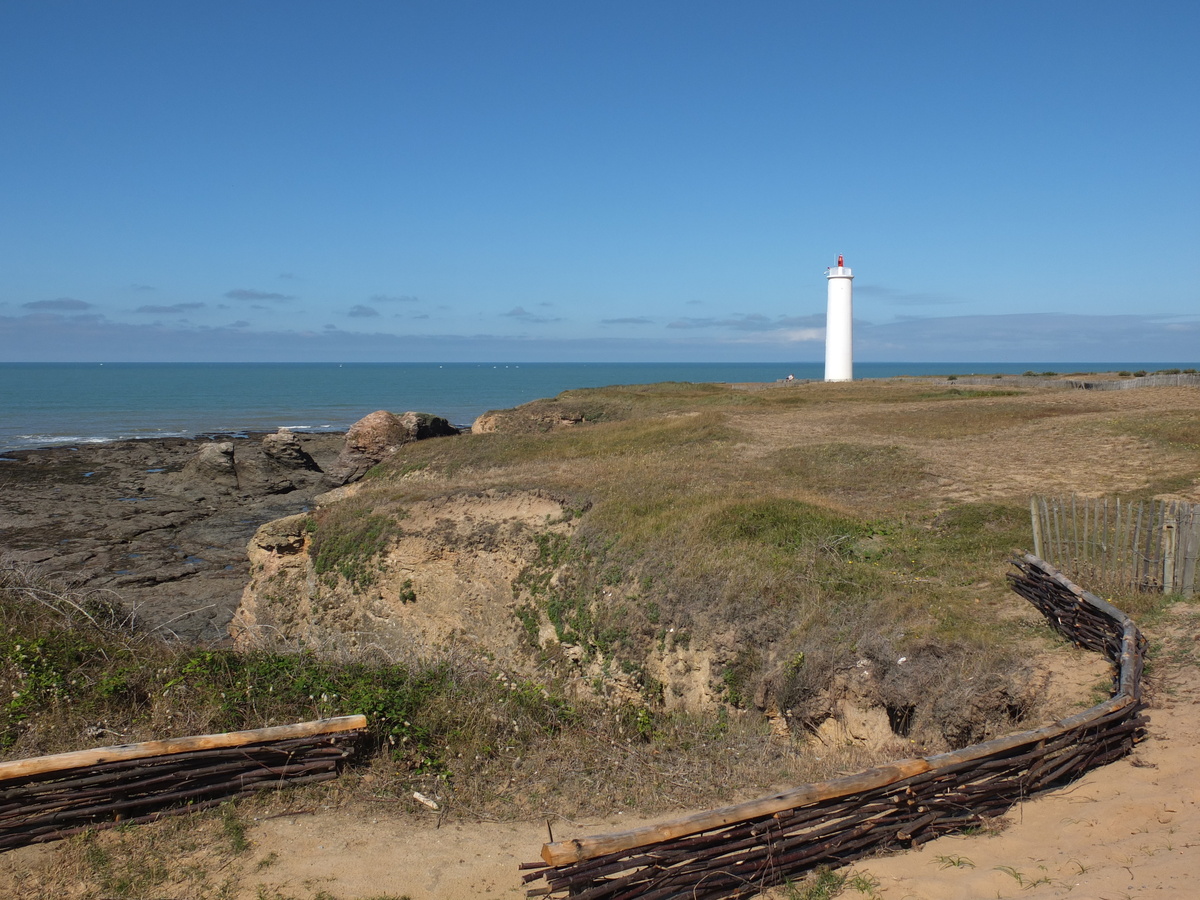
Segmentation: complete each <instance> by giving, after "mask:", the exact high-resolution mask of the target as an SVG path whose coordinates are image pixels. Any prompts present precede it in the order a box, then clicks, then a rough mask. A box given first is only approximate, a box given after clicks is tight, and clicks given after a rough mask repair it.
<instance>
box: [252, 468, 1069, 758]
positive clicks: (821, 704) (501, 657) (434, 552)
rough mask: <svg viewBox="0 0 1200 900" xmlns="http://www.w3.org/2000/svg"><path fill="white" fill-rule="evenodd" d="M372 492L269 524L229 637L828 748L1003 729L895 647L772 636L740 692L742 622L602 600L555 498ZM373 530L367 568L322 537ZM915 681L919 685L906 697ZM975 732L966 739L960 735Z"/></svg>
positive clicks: (1041, 686)
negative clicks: (744, 727) (695, 714)
mask: <svg viewBox="0 0 1200 900" xmlns="http://www.w3.org/2000/svg"><path fill="white" fill-rule="evenodd" d="M362 490H365V489H364V488H363V486H362V485H361V484H356V485H350V486H346V487H343V488H339V489H337V490H335V491H333V492H330V493H329V494H326V495H324V496H323V497H322V498H320V500H319V503H320V508H319V509H318V512H317V514H316V516H314V515H312V514H304V515H296V516H290V517H287V518H284V519H279V520H276V521H274V522H270V523H267V524H266V525H264V526H262V527H261V528H260V529H259V530H258V532H257V533H256V534H255V536H254V539H253V540H252V541H251V543H250V546H249V559H250V570H251V578H250V582H249V584H248V585H247V586H246V589H245V592H244V595H243V598H242V602H241V605H240V607H239V608H238V610H237V612H236V614H235V616H234V619H233V622H232V623H231V626H230V632H231V634H232V635H233V637H234V640H235V643H236V645H237V646H238V647H239V648H240V649H253V648H256V647H270V648H294V649H301V648H305V649H312V650H316V651H319V652H349V653H359V654H379V655H382V656H383V657H384V658H386V659H389V660H395V661H402V660H405V659H411V658H413V657H431V656H450V657H453V658H455V659H457V660H459V661H464V660H465V661H468V662H469V661H471V660H477V661H478V664H479V665H480V666H482V667H484V668H486V669H488V670H495V671H496V672H498V673H507V674H506V677H507V676H512V677H519V678H529V679H532V680H536V681H541V680H542V679H544V678H546V677H555V678H556V679H559V680H560V682H561V684H562V685H563V686H564V688H565V690H566V693H567V694H568V695H569V696H575V697H580V698H583V697H599V698H604V699H606V700H607V701H609V702H611V703H613V704H615V705H619V706H633V707H636V708H656V709H666V710H671V709H683V710H691V711H701V710H706V709H707V710H712V709H715V708H718V707H722V706H724V707H728V708H735V707H736V708H740V709H741V710H742V711H743V712H745V713H748V714H754V713H755V711H757V713H760V714H762V715H763V716H765V717H766V718H767V719H768V720H769V722H770V724H771V728H772V731H774V732H775V733H776V734H777V735H779V736H781V737H783V736H787V735H789V734H799V733H802V732H812V733H813V734H815V735H816V736H817V738H818V739H819V740H821V741H822V742H824V743H826V744H830V745H850V744H857V745H867V746H876V747H880V746H887V745H889V742H892V741H896V740H899V739H902V738H907V737H908V736H909V731H910V729H913V728H914V725H915V724H919V725H920V726H921V727H920V728H919V729H917V730H915V731H913V734H914V735H916V734H917V731H920V732H922V733H924V734H926V735H930V734H935V733H936V732H938V731H940V732H942V733H945V734H947V737H948V738H949V736H950V732H952V731H953V732H954V733H955V735H954V738H953V739H951V740H950V741H949V743H957V744H961V743H963V742H964V741H965V742H967V743H969V742H970V741H969V740H966V738H967V737H969V738H971V739H981V735H982V736H983V737H986V736H988V734H990V732H984V731H979V729H980V728H985V726H987V724H988V723H989V722H992V721H993V720H997V719H998V718H1002V716H1001V715H1000V714H999V713H995V711H994V710H991V709H983V708H980V709H978V710H975V709H974V707H971V708H967V707H964V706H962V704H950V705H949V707H948V708H947V710H946V711H940V709H939V707H938V703H937V702H933V701H932V700H931V695H933V694H936V693H937V689H935V688H934V681H930V682H929V684H928V685H926V686H924V687H922V685H924V684H925V682H924V681H921V678H925V677H929V678H932V677H933V675H934V674H936V672H937V671H939V670H940V668H941V667H943V666H944V661H940V660H939V659H934V658H932V657H933V656H937V654H932V656H931V658H930V659H929V660H925V659H924V658H923V657H922V658H918V657H920V654H918V655H917V656H915V657H913V658H912V659H909V658H908V657H903V658H898V659H891V660H890V661H889V660H888V654H889V653H891V651H890V650H889V649H887V648H884V649H883V650H881V651H880V652H878V653H874V654H873V655H871V656H870V658H865V657H864V658H862V659H859V660H858V661H857V663H855V662H852V661H851V662H847V661H839V660H834V659H820V660H818V659H813V660H806V659H805V658H804V654H799V655H792V656H781V655H780V654H779V653H775V652H774V651H773V650H772V648H773V647H774V646H775V645H776V642H775V639H774V636H773V635H771V634H769V633H764V634H763V635H762V643H763V646H764V647H765V648H766V649H765V651H764V652H766V654H767V665H766V670H765V671H766V675H764V676H763V677H761V678H760V679H755V680H748V681H746V682H745V683H742V682H739V681H738V680H737V678H731V673H735V672H736V666H735V665H734V664H733V663H731V660H736V658H737V657H738V655H739V653H741V652H743V651H744V650H745V647H746V642H745V637H744V634H743V633H740V632H738V631H737V629H735V628H733V627H732V626H729V627H726V628H723V629H716V630H714V629H701V630H700V631H698V632H696V633H693V634H690V635H688V634H687V633H685V632H682V631H679V630H677V629H675V628H673V627H670V626H669V625H668V624H667V623H666V622H660V621H659V620H658V618H657V616H656V615H655V616H653V617H650V618H647V613H646V604H645V601H644V600H643V601H641V605H639V601H638V599H637V597H636V592H637V586H636V585H635V584H633V583H629V584H626V583H624V580H623V579H612V580H609V579H607V578H603V579H602V580H601V581H600V583H599V585H598V587H597V585H596V584H594V583H593V584H592V585H591V586H590V587H591V590H589V589H588V585H587V584H585V580H586V579H584V576H583V575H582V574H581V569H580V567H579V566H580V558H579V557H578V556H576V557H575V559H574V560H572V559H571V553H572V549H571V547H572V541H571V538H572V536H573V534H574V532H575V530H576V528H577V526H578V522H579V518H578V515H577V513H578V510H572V509H571V508H570V507H569V506H568V504H567V503H565V502H564V501H562V500H560V499H557V498H555V497H552V496H549V495H547V494H543V493H540V492H536V491H503V490H488V491H482V492H472V493H458V494H451V495H447V496H442V497H437V498H433V499H429V500H423V501H414V502H409V503H406V504H404V505H403V506H395V507H387V506H382V505H379V504H372V503H368V502H364V500H365V499H366V498H365V497H359V498H358V500H356V499H355V495H356V494H359V493H360V491H362ZM339 505H340V506H339ZM323 515H326V516H332V515H338V516H341V517H342V518H341V519H340V522H341V529H342V530H341V531H337V530H335V529H332V528H331V529H329V530H328V531H327V532H326V533H325V534H324V535H322V534H321V533H320V527H318V526H317V524H316V523H317V520H320V519H321V518H322V516H323ZM368 520H369V522H370V523H371V524H372V528H370V529H364V530H363V532H362V533H363V534H364V535H366V534H368V533H369V534H370V535H371V537H372V540H375V539H376V538H378V543H375V544H372V545H371V546H372V547H373V548H374V550H373V551H372V553H371V554H370V556H369V558H358V557H353V553H352V551H351V550H350V549H347V548H346V547H345V546H343V547H342V550H341V551H340V552H341V553H342V556H341V557H338V558H337V559H334V560H333V561H332V562H331V561H330V556H331V554H330V553H328V552H327V551H326V550H323V549H322V546H321V541H322V540H325V541H327V542H328V541H332V540H334V537H336V536H339V535H340V536H342V537H344V536H345V535H346V534H347V533H354V529H355V527H357V525H358V524H359V523H364V522H367V521H368ZM376 526H377V527H376ZM364 540H365V538H364ZM328 546H329V545H328V544H327V545H326V547H328ZM576 552H577V548H576ZM584 556H585V557H586V552H584ZM351 557H353V559H352V562H353V565H350V564H348V563H346V560H347V559H348V558H351ZM323 560H324V562H322V561H323ZM586 565H587V563H586V559H585V561H584V566H585V567H586ZM606 572H607V570H606ZM626 576H627V573H626ZM588 626H590V630H589V627H588ZM605 634H608V635H610V636H611V639H610V640H609V642H608V644H607V645H605V644H604V641H603V640H602V638H603V635H605ZM914 673H925V674H924V675H921V676H920V677H919V678H918V676H917V674H914ZM914 678H917V681H918V682H920V683H919V684H918V683H917V682H914V684H913V685H907V687H906V684H907V682H906V681H905V679H908V680H912V679H914ZM938 683H939V684H940V682H938ZM1045 689H1046V683H1045V682H1044V681H1043V680H1039V679H1036V678H1034V679H1032V680H1031V679H1029V678H1025V679H1019V678H1014V680H1013V683H1012V684H1005V685H999V684H998V685H996V686H995V689H994V690H992V691H991V692H990V693H988V692H985V694H983V695H981V697H980V698H978V699H979V702H980V703H982V702H984V701H987V702H989V703H993V705H994V706H995V707H996V708H997V709H1018V710H1021V712H1020V715H1019V716H1018V718H1017V719H1016V720H1014V721H1020V719H1022V718H1023V717H1024V715H1025V714H1026V712H1025V711H1028V710H1032V709H1033V708H1034V707H1035V706H1036V705H1037V702H1038V701H1037V696H1035V695H1042V694H1044V693H1045ZM1018 694H1019V695H1020V696H1018ZM993 695H994V696H993ZM993 701H994V702H993ZM943 705H945V704H943ZM927 706H928V707H929V708H928V709H926V708H925V707H927ZM951 707H952V708H951ZM960 707H962V708H960ZM942 719H945V720H946V721H942ZM964 728H967V729H968V730H969V731H970V734H969V735H965V734H963V735H960V734H957V732H958V731H962V730H963V729H964ZM976 732H978V733H976ZM939 745H940V742H939V744H938V745H934V746H935V747H936V746H939Z"/></svg>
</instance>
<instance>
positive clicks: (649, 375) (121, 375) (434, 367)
mask: <svg viewBox="0 0 1200 900" xmlns="http://www.w3.org/2000/svg"><path fill="white" fill-rule="evenodd" d="M1170 365H1171V364H1166V363H1155V364H1138V363H1111V364H1108V363H1080V364H1074V363H1063V364H1058V365H1048V364H1046V363H1032V364H1031V363H856V364H855V371H854V374H855V376H856V378H891V377H896V376H899V375H949V374H958V375H965V374H971V373H980V374H983V373H987V374H993V373H1018V374H1019V373H1021V372H1025V371H1028V370H1031V369H1032V370H1035V371H1038V372H1042V371H1049V370H1051V369H1053V370H1055V371H1059V372H1098V371H1111V370H1119V369H1130V370H1133V369H1138V368H1142V369H1148V370H1150V371H1153V370H1155V369H1161V368H1165V367H1168V366H1170ZM1193 365H1194V364H1193ZM823 372H824V366H823V364H821V363H783V362H779V363H758V362H756V363H519V364H518V363H446V364H442V365H439V364H436V363H346V364H344V365H339V364H337V363H0V451H4V450H16V449H21V448H27V447H46V446H62V445H70V444H78V443H91V442H99V441H110V440H119V439H123V438H145V437H167V436H189V437H190V436H192V435H195V434H206V433H214V432H216V433H235V434H236V433H241V432H247V431H274V430H275V429H277V428H280V427H288V428H292V429H295V430H298V431H340V430H345V429H346V428H348V427H349V426H350V425H352V424H353V423H354V422H356V421H357V420H358V419H360V418H362V417H363V416H365V415H366V414H367V413H369V412H372V411H374V410H377V409H389V410H392V411H393V412H404V411H406V410H418V411H421V412H429V413H433V414H435V415H439V416H443V417H445V418H447V419H449V420H450V421H451V422H452V423H454V424H456V425H470V424H471V422H473V421H474V420H475V418H476V417H477V416H479V415H480V414H481V413H484V412H486V411H488V410H490V409H506V408H508V407H512V406H517V405H519V404H521V403H526V402H528V401H530V400H536V399H538V398H540V397H552V396H554V395H556V394H558V393H560V392H561V391H564V390H568V389H571V388H581V387H601V386H605V385H613V384H651V383H655V382H661V381H688V382H771V381H777V380H779V379H781V378H784V377H786V376H787V375H788V374H793V375H795V376H796V378H798V379H820V378H822V377H823Z"/></svg>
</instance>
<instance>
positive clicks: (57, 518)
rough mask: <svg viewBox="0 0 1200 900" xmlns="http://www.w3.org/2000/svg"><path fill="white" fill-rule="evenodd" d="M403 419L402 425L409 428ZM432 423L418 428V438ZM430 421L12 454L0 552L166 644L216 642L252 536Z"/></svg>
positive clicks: (238, 588) (439, 425)
mask: <svg viewBox="0 0 1200 900" xmlns="http://www.w3.org/2000/svg"><path fill="white" fill-rule="evenodd" d="M410 420H411V421H410ZM430 423H432V427H430ZM455 433H457V432H456V430H455V429H453V428H452V427H450V426H449V425H448V424H446V422H445V420H444V419H437V418H436V417H432V416H426V415H423V414H413V413H407V414H405V415H404V416H395V415H392V414H391V413H386V412H382V411H381V412H377V413H372V414H371V415H370V416H368V417H366V419H363V420H362V421H361V422H359V423H356V424H355V425H354V426H352V427H351V429H350V430H349V431H348V432H346V433H345V434H341V433H321V434H303V433H292V432H288V431H284V430H281V431H280V432H278V433H273V434H249V435H239V436H236V437H235V436H233V435H229V434H209V435H201V436H198V437H195V438H150V439H139V440H124V441H114V442H112V443H103V444H80V445H77V446H69V447H53V448H43V449H34V450H14V451H9V452H6V453H4V454H3V457H4V459H3V461H0V554H3V556H4V558H5V559H4V562H5V563H7V564H17V565H36V566H37V567H39V568H40V569H42V570H43V571H45V572H48V573H54V574H58V575H61V576H62V577H63V578H64V579H65V580H66V581H68V582H69V583H70V584H72V585H75V586H78V587H79V588H80V589H83V590H87V591H98V592H110V596H111V597H112V599H116V600H119V601H120V603H121V605H122V606H124V607H125V608H127V609H128V610H130V611H131V612H133V613H135V614H136V616H137V619H138V621H139V622H140V623H141V625H142V626H143V627H144V628H146V629H150V630H156V631H158V632H160V633H162V634H164V635H165V636H167V637H174V638H178V639H180V640H185V641H192V642H210V643H224V642H226V641H228V640H229V635H228V631H227V626H228V624H229V622H230V620H231V619H232V617H233V614H234V611H235V610H236V609H237V606H238V603H239V602H240V600H241V596H242V590H243V588H244V587H245V585H246V583H247V581H248V579H249V563H248V560H247V555H246V547H247V544H248V543H249V541H250V539H251V538H252V537H253V536H254V533H255V531H256V530H257V529H258V528H259V526H261V525H263V524H264V523H266V522H269V521H271V520H273V519H278V518H282V517H284V516H290V515H294V514H296V513H301V512H305V511H306V510H308V509H309V508H311V506H312V504H313V499H314V498H315V497H316V496H317V495H318V494H320V493H323V492H325V491H328V490H330V489H331V488H333V487H336V486H338V485H341V484H344V483H346V482H347V481H352V480H354V479H355V478H357V477H360V476H361V474H362V472H364V471H365V470H366V469H367V468H369V466H370V464H373V462H375V461H377V460H378V459H380V458H382V457H383V456H384V455H386V454H387V453H390V452H392V451H394V450H395V449H396V447H397V446H399V445H400V444H402V443H405V442H406V441H407V440H415V439H418V438H420V437H426V436H434V435H435V434H455Z"/></svg>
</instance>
